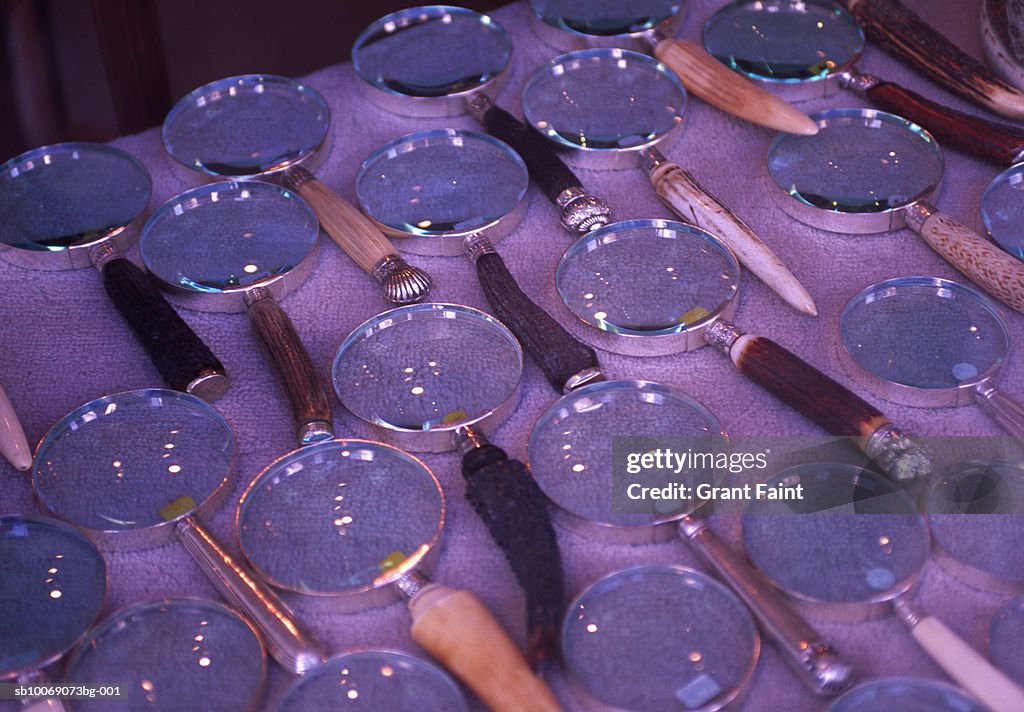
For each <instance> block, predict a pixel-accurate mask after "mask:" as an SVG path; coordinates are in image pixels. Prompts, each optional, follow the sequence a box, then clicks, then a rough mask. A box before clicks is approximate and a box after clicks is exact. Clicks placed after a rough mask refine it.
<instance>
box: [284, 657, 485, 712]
mask: <svg viewBox="0 0 1024 712" xmlns="http://www.w3.org/2000/svg"><path fill="white" fill-rule="evenodd" d="M341 706H344V707H345V709H351V710H365V711H367V712H369V711H371V710H389V712H420V710H431V711H432V712H468V708H467V707H466V702H465V700H464V699H463V697H462V693H461V692H460V691H459V688H458V686H456V684H455V683H454V682H453V681H452V679H451V678H450V677H448V675H446V674H445V673H444V671H442V670H441V669H440V668H438V667H436V666H435V665H432V664H431V663H428V662H427V661H425V660H421V659H419V658H417V657H414V656H412V655H407V654H406V653H400V652H393V651H388V650H360V651H355V652H351V653H345V654H343V655H338V656H336V657H333V658H331V659H330V660H329V661H327V662H325V663H324V664H323V665H321V666H319V667H317V668H316V669H315V670H313V671H311V672H308V673H306V674H305V675H303V677H302V678H301V679H300V680H297V681H296V682H295V683H293V684H292V686H291V687H289V688H288V691H287V692H286V693H285V695H284V697H283V698H282V699H281V701H280V703H278V705H277V712H334V710H337V709H338V708H339V707H341Z"/></svg>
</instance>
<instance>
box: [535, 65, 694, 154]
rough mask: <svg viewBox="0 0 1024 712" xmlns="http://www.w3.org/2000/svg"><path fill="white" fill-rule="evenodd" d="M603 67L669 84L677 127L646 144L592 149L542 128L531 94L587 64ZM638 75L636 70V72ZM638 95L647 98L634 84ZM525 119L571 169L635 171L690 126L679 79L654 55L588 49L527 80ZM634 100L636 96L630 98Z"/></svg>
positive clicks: (541, 68)
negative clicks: (650, 152) (645, 155)
mask: <svg viewBox="0 0 1024 712" xmlns="http://www.w3.org/2000/svg"><path fill="white" fill-rule="evenodd" d="M588 63H589V64H593V65H597V64H602V65H605V66H611V67H612V68H615V69H621V70H623V71H628V70H627V66H631V67H634V68H637V67H638V68H639V69H640V71H642V72H644V74H643V76H642V77H641V80H646V79H651V80H652V81H666V82H668V83H669V85H670V86H672V88H673V89H675V90H676V92H678V95H679V106H678V107H677V108H676V111H675V114H674V115H675V117H676V122H675V124H674V125H673V126H672V127H671V128H670V129H669V130H667V131H665V132H663V133H659V134H658V135H657V136H654V137H653V138H648V139H647V140H645V141H643V142H642V143H637V144H634V145H631V146H623V147H621V148H591V147H588V146H581V145H580V144H577V143H573V142H571V141H568V140H566V139H565V138H563V137H562V136H560V135H559V134H558V133H556V132H555V131H554V129H553V128H551V127H550V126H549V127H548V128H546V129H542V128H540V125H541V124H542V123H547V122H545V121H544V119H543V117H540V116H537V112H536V111H535V110H534V109H532V108H531V103H530V101H529V99H530V93H531V92H537V91H541V89H540V88H539V87H542V86H543V84H544V82H546V81H548V80H550V79H551V78H552V77H565V76H569V74H570V73H571V72H573V71H577V70H579V69H581V68H585V67H586V66H587V64H588ZM633 71H634V72H636V71H637V70H636V69H633ZM631 88H634V89H635V91H636V95H637V96H641V97H642V96H644V87H643V85H640V86H637V85H636V83H634V84H633V85H631ZM521 97H522V107H523V118H524V121H525V123H526V124H528V125H529V126H531V127H532V128H533V129H534V130H535V131H537V132H538V133H540V134H541V135H542V136H544V138H546V139H547V140H548V141H550V142H551V143H552V144H553V145H554V146H557V147H558V148H560V149H567V150H562V151H559V156H560V157H562V158H563V159H564V160H565V162H566V163H568V164H569V165H571V166H580V167H584V168H595V169H622V170H626V169H635V168H636V167H637V156H638V155H639V154H640V153H641V152H643V151H644V150H646V149H649V148H653V147H657V148H658V149H659V150H666V151H667V150H668V149H669V148H670V147H671V146H672V145H673V144H674V143H675V142H676V141H678V140H679V138H680V137H681V136H682V135H683V131H684V125H685V123H686V107H687V94H686V89H685V88H684V87H683V84H682V82H680V81H679V77H677V76H676V73H675V72H673V71H672V70H671V69H669V68H668V67H666V66H665V65H664V64H662V63H661V62H659V61H658V60H656V59H653V58H651V56H650V55H647V54H643V53H640V52H631V51H628V50H623V49H619V48H599V49H585V50H578V51H575V52H569V53H568V54H563V55H559V56H558V57H555V58H554V59H552V60H551V61H550V62H548V63H547V64H545V65H543V66H542V67H540V68H539V69H537V70H536V71H535V72H534V73H533V74H532V75H530V78H529V79H528V80H527V81H526V84H525V85H524V86H523V91H522V92H521ZM629 98H630V99H632V98H634V97H633V96H630V97H629Z"/></svg>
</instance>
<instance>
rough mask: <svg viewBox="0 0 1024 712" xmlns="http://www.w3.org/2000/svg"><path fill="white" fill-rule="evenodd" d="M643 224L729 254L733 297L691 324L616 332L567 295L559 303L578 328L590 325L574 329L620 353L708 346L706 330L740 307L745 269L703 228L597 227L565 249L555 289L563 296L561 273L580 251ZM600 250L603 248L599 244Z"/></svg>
mask: <svg viewBox="0 0 1024 712" xmlns="http://www.w3.org/2000/svg"><path fill="white" fill-rule="evenodd" d="M640 227H654V228H657V229H661V230H673V231H675V232H676V233H679V234H682V235H687V236H690V237H693V238H695V239H703V240H705V241H706V242H707V243H708V244H709V245H711V246H713V247H715V248H717V249H718V250H719V251H720V252H721V253H722V254H723V255H725V256H726V258H727V260H728V261H729V263H730V267H731V270H732V271H733V272H734V273H735V275H736V285H737V288H736V291H735V293H734V294H733V296H732V298H730V299H728V300H726V301H725V302H722V303H721V304H719V305H718V306H717V307H715V309H713V310H712V311H711V312H710V313H709V314H708V315H707V316H705V317H703V318H702V319H700V320H699V321H697V322H696V323H694V324H692V325H690V326H688V327H682V328H679V327H673V328H671V329H661V330H658V331H635V330H632V329H624V328H620V329H618V330H616V331H612V330H609V329H603V328H601V326H600V325H599V324H596V323H594V322H593V321H592V320H590V319H589V318H587V317H586V316H584V315H581V314H578V313H576V312H575V311H574V310H573V309H572V308H571V307H570V306H569V305H568V304H567V303H566V301H565V299H564V298H560V299H559V303H560V304H561V308H562V309H564V313H565V314H567V315H571V317H572V318H571V319H570V320H569V322H570V323H573V324H575V325H576V326H577V327H579V326H580V325H585V327H586V328H576V329H572V331H573V332H574V333H576V334H578V335H580V337H581V338H582V339H583V340H584V341H586V342H588V343H590V344H591V345H593V346H596V347H597V348H599V349H603V350H605V351H610V352H612V353H617V354H625V355H627V356H666V355H669V354H676V353H682V352H686V351H693V350H695V349H698V348H700V347H701V346H704V345H705V344H706V343H707V342H706V341H705V340H704V332H705V331H706V330H707V328H708V327H709V326H710V325H711V324H712V323H714V322H716V321H719V320H726V321H729V320H731V319H732V317H733V314H735V313H736V309H737V308H738V307H739V292H740V274H741V272H740V266H739V261H738V260H737V259H736V256H735V255H734V254H733V252H732V250H730V249H729V247H728V246H727V245H726V244H725V243H724V242H722V241H721V240H720V239H718V238H717V237H715V236H714V235H712V234H711V233H709V232H707V231H706V230H703V229H701V228H699V227H695V226H693V225H687V224H685V223H680V222H674V221H671V220H626V221H623V222H617V223H611V224H609V225H605V226H604V227H601V228H598V229H597V230H593V231H591V232H590V233H587V234H586V235H583V236H581V237H580V238H579V239H578V240H576V242H575V243H573V244H572V245H571V246H570V247H569V248H568V249H567V250H566V251H565V253H564V254H563V255H562V257H561V259H560V260H559V261H558V266H557V268H556V270H555V289H556V291H557V292H558V294H559V297H561V295H562V290H561V289H560V288H559V279H560V276H561V275H562V273H563V270H564V269H565V266H566V265H567V264H569V263H570V261H571V260H572V259H574V258H575V256H576V255H577V254H579V253H581V252H586V251H588V250H593V249H595V248H594V247H592V246H593V245H596V243H597V241H599V240H601V239H604V238H605V237H606V236H607V235H609V234H612V235H614V234H615V233H616V232H618V231H625V230H630V229H634V228H640ZM659 239H660V238H659ZM596 249H600V248H599V247H597V248H596Z"/></svg>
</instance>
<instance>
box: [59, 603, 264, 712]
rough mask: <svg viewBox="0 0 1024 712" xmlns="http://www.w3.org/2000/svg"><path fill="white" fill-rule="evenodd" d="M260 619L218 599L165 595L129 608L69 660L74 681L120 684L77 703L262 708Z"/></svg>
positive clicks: (213, 711) (233, 711) (127, 707)
mask: <svg viewBox="0 0 1024 712" xmlns="http://www.w3.org/2000/svg"><path fill="white" fill-rule="evenodd" d="M266 668H267V664H266V657H265V655H264V653H263V644H262V643H261V642H260V638H259V635H258V634H257V633H256V630H255V629H254V628H253V627H252V625H251V624H250V623H249V622H248V621H246V620H245V619H244V618H242V617H241V616H239V615H238V614H237V613H235V612H234V611H232V610H231V609H229V608H227V607H226V606H223V605H221V604H219V603H214V602H213V601H203V600H198V599H184V598H177V599H165V600H162V601H150V602H147V603H140V604H138V605H135V606H131V607H129V608H126V609H124V610H122V611H120V612H118V613H115V614H114V615H112V616H110V617H109V618H107V619H106V620H105V621H103V622H102V623H100V624H99V625H98V626H96V627H95V628H94V629H93V630H92V631H91V632H90V633H89V635H88V636H87V637H86V639H85V640H84V641H83V643H82V645H81V646H80V647H79V648H78V650H77V652H75V654H74V655H73V656H72V657H71V660H70V661H69V662H68V670H67V675H66V679H67V682H68V683H71V684H93V685H94V684H95V683H96V681H97V680H102V681H103V684H104V685H112V686H116V687H117V688H118V692H119V693H120V694H119V695H118V696H116V697H102V698H101V697H92V698H83V699H76V700H75V709H76V710H84V711H85V712H88V711H89V710H96V711H97V712H120V711H121V710H124V711H126V712H128V711H133V710H140V709H160V710H186V709H190V710H194V709H202V710H208V712H237V711H238V710H255V709H258V706H259V703H260V701H261V697H262V695H261V693H262V691H263V680H264V677H265V675H266Z"/></svg>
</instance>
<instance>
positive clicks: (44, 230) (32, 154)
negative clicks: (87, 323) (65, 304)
mask: <svg viewBox="0 0 1024 712" xmlns="http://www.w3.org/2000/svg"><path fill="white" fill-rule="evenodd" d="M150 194H151V181H150V177H149V173H147V172H146V169H145V168H144V167H143V165H142V164H141V163H140V162H139V161H138V160H137V159H136V158H134V157H133V156H131V155H129V154H127V153H125V152H124V151H122V150H120V149H118V148H114V147H113V146H105V145H102V144H95V143H62V144H56V145H53V146H43V147H42V148H37V149H34V150H32V151H28V152H27V153H23V154H21V155H20V156H16V157H15V158H12V159H11V160H10V161H8V162H7V163H5V164H4V165H3V166H0V249H2V252H0V255H2V257H3V259H5V260H6V261H8V262H11V263H12V264H16V265H18V266H20V267H25V268H28V269H37V270H39V269H42V270H67V269H82V268H85V267H93V266H95V268H96V270H97V271H99V273H100V275H101V277H102V279H103V286H104V289H105V290H106V292H107V294H108V295H109V296H110V299H111V301H112V302H113V304H114V306H116V307H117V309H118V311H120V312H121V314H122V316H123V317H124V318H125V321H126V322H127V323H128V325H129V327H130V328H131V330H132V332H133V333H134V334H135V336H136V338H137V339H138V341H139V343H140V344H141V345H142V347H143V349H145V351H146V353H147V354H148V355H149V358H150V360H151V361H152V362H153V365H154V366H156V368H157V370H158V371H159V372H160V375H161V376H163V378H164V380H165V381H166V382H167V385H168V386H170V387H171V388H174V389H176V390H180V391H185V392H188V393H194V394H196V395H198V396H199V397H201V398H204V399H206V400H208V401H211V402H212V401H214V400H216V399H217V398H219V397H220V396H222V395H223V394H224V393H225V392H226V391H227V388H228V378H227V375H226V374H225V371H224V366H223V365H222V364H221V362H220V361H219V360H218V359H217V357H216V356H215V355H214V354H213V352H212V351H211V350H210V349H209V348H208V347H207V345H206V344H205V343H203V340H202V339H201V338H199V336H198V335H196V333H195V332H194V331H193V330H192V329H191V327H189V325H188V324H186V323H185V321H184V320H183V319H182V318H181V317H180V316H179V315H178V313H177V312H176V311H175V310H174V309H173V308H172V307H171V305H170V304H168V303H167V301H166V300H165V299H164V298H163V295H162V294H161V293H160V290H158V289H156V288H155V287H154V285H153V284H152V283H151V282H150V280H149V277H148V276H147V275H146V273H145V272H143V271H142V270H141V269H139V268H138V267H137V266H136V265H135V263H133V262H131V261H130V260H128V259H127V258H125V257H124V256H123V255H122V252H123V251H124V250H127V249H128V247H130V246H131V245H132V244H133V242H134V241H135V239H136V237H138V233H139V228H140V227H141V225H142V223H143V221H144V218H145V213H146V211H147V209H148V207H149V199H150Z"/></svg>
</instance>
